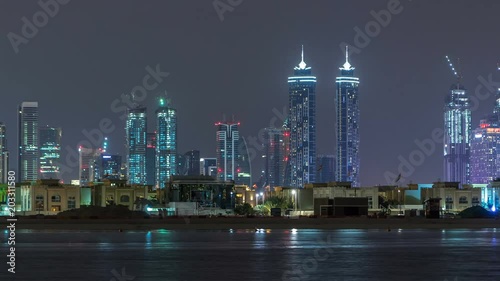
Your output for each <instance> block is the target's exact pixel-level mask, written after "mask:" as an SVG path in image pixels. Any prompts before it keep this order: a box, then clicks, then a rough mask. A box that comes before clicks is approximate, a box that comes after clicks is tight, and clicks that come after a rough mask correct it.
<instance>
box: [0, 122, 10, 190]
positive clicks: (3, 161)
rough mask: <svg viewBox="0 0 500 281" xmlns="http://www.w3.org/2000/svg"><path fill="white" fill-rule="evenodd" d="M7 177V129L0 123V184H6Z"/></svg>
mask: <svg viewBox="0 0 500 281" xmlns="http://www.w3.org/2000/svg"><path fill="white" fill-rule="evenodd" d="M8 175H9V151H8V150H7V128H6V127H5V124H4V123H2V122H0V183H7V182H8V180H7V179H8Z"/></svg>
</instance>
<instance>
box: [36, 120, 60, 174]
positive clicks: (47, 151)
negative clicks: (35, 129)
mask: <svg viewBox="0 0 500 281" xmlns="http://www.w3.org/2000/svg"><path fill="white" fill-rule="evenodd" d="M61 136H62V131H61V128H53V127H48V126H47V127H43V128H40V174H41V178H42V179H59V172H60V162H59V161H60V158H61Z"/></svg>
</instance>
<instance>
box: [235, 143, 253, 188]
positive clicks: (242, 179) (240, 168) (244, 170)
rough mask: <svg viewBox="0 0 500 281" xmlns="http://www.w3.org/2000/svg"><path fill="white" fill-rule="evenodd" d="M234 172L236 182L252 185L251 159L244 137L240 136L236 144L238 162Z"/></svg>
mask: <svg viewBox="0 0 500 281" xmlns="http://www.w3.org/2000/svg"><path fill="white" fill-rule="evenodd" d="M236 174H237V175H236V180H235V183H236V184H238V185H246V186H251V185H252V161H251V159H250V155H249V153H248V147H247V142H246V140H245V137H241V139H240V142H239V145H238V163H237V168H236Z"/></svg>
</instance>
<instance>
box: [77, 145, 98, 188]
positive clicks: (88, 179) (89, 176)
mask: <svg viewBox="0 0 500 281" xmlns="http://www.w3.org/2000/svg"><path fill="white" fill-rule="evenodd" d="M78 153H79V163H80V168H79V172H80V173H79V179H80V185H81V186H88V185H89V184H90V183H92V182H94V181H97V180H99V179H100V164H99V163H100V162H101V153H102V150H101V149H98V148H86V147H83V146H80V147H79V148H78Z"/></svg>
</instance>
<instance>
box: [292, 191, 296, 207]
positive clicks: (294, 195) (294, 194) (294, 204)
mask: <svg viewBox="0 0 500 281" xmlns="http://www.w3.org/2000/svg"><path fill="white" fill-rule="evenodd" d="M292 194H293V209H294V211H295V212H297V191H295V189H294V190H292Z"/></svg>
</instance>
